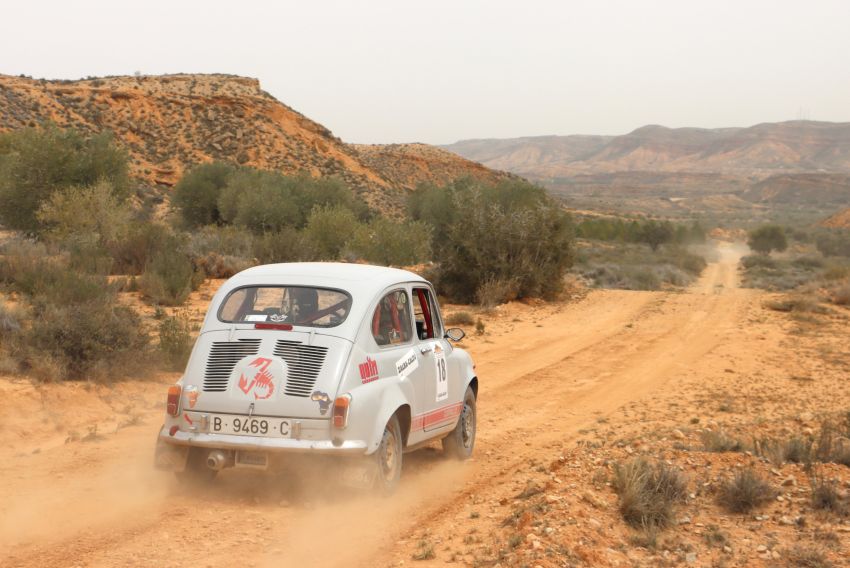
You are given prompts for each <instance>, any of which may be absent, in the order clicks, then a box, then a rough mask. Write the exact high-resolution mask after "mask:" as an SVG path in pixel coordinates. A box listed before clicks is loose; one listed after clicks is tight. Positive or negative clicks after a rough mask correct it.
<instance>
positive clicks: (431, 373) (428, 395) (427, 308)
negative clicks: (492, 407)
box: [411, 284, 458, 431]
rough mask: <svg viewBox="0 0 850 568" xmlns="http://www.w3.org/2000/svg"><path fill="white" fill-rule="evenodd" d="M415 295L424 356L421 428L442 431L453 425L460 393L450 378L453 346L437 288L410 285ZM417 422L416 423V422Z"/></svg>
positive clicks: (418, 343)
mask: <svg viewBox="0 0 850 568" xmlns="http://www.w3.org/2000/svg"><path fill="white" fill-rule="evenodd" d="M411 296H412V298H413V316H414V320H415V322H414V329H415V330H416V348H417V351H418V353H419V354H420V355H421V359H422V360H421V362H420V366H421V367H423V369H424V372H423V373H422V375H423V380H424V382H423V385H422V389H421V391H422V393H423V397H424V400H423V404H422V406H423V407H424V408H425V413H424V414H423V415H422V417H421V424H422V429H423V430H425V431H432V430H439V429H441V428H445V427H447V426H451V425H452V424H454V421H455V419H456V418H457V415H458V412H457V404H456V403H457V401H456V400H454V399H456V398H457V396H453V394H454V393H453V391H454V390H456V388H455V389H453V388H452V386H455V387H456V385H452V384H451V383H450V377H449V368H448V367H449V366H448V355H449V353H450V351H451V345H449V343H448V341H446V339H445V338H444V337H443V335H444V332H443V326H442V322H441V320H440V315H439V308H438V306H437V303H436V301H435V299H434V298H435V296H434V291H433V290H432V289H431V287H430V286H427V285H425V284H422V285H419V284H414V285H413V286H412V287H411ZM414 424H417V422H416V421H414Z"/></svg>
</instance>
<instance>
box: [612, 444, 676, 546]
mask: <svg viewBox="0 0 850 568" xmlns="http://www.w3.org/2000/svg"><path fill="white" fill-rule="evenodd" d="M613 485H614V490H615V491H616V492H617V495H619V497H620V513H622V515H623V518H624V519H625V520H626V522H627V523H629V524H630V525H631V526H633V527H635V528H641V529H646V530H651V529H661V528H665V527H667V526H668V525H670V524H671V523H672V521H673V515H674V508H675V505H676V503H678V502H680V501H682V500H683V499H684V498H685V495H686V491H687V480H686V479H685V477H684V476H683V474H681V473H680V472H679V471H677V470H675V469H673V468H671V467H669V466H668V465H666V464H665V463H663V462H658V463H655V464H652V463H650V462H648V461H646V460H645V459H642V458H636V459H633V460H631V461H629V462H627V463H625V464H616V466H615V468H614V479H613Z"/></svg>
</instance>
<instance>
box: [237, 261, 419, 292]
mask: <svg viewBox="0 0 850 568" xmlns="http://www.w3.org/2000/svg"><path fill="white" fill-rule="evenodd" d="M275 282H277V283H280V284H304V285H311V286H323V287H329V288H340V289H343V290H346V291H348V292H350V293H352V294H363V293H366V294H368V293H373V294H376V293H378V292H380V291H381V290H383V289H384V288H386V287H387V286H392V285H393V284H399V283H402V282H426V280H425V279H424V278H422V277H421V276H419V275H418V274H414V273H413V272H409V271H407V270H400V269H398V268H389V267H386V266H373V265H370V264H349V263H344V262H287V263H281V264H264V265H262V266H255V267H253V268H249V269H247V270H243V271H242V272H240V273H238V274H237V275H235V276H234V277H233V278H231V281H230V282H229V284H234V285H236V286H245V285H246V284H252V283H257V284H272V283H275Z"/></svg>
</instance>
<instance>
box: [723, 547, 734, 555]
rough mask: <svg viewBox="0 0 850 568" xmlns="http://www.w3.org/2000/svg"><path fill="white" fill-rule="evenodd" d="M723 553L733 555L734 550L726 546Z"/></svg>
mask: <svg viewBox="0 0 850 568" xmlns="http://www.w3.org/2000/svg"><path fill="white" fill-rule="evenodd" d="M723 552H725V553H726V554H732V549H731V548H730V547H728V546H724V547H723Z"/></svg>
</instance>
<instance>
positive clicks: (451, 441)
mask: <svg viewBox="0 0 850 568" xmlns="http://www.w3.org/2000/svg"><path fill="white" fill-rule="evenodd" d="M475 430H476V411H475V393H474V392H472V388H471V387H467V389H466V394H464V395H463V407H462V408H461V411H460V418H459V419H458V421H457V426H455V429H454V430H452V432H451V434H449V435H448V436H446V437H445V438H443V452H445V454H446V456H448V457H452V458H454V459H458V460H468V459H469V458H470V457H472V449H473V448H474V447H475Z"/></svg>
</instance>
